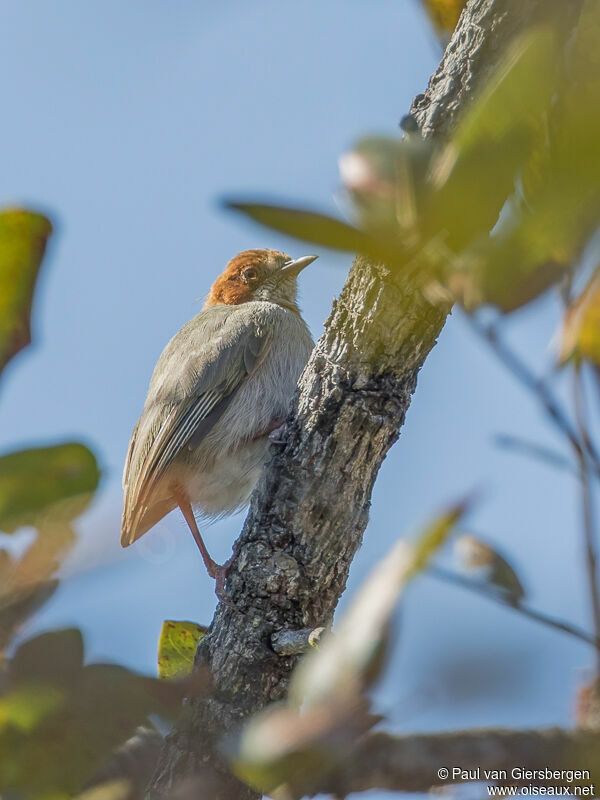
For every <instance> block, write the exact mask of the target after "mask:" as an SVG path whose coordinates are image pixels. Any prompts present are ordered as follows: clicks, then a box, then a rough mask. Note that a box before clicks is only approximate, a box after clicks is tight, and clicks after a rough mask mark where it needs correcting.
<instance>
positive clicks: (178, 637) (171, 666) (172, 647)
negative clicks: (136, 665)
mask: <svg viewBox="0 0 600 800" xmlns="http://www.w3.org/2000/svg"><path fill="white" fill-rule="evenodd" d="M207 630H208V628H206V627H205V626H204V625H198V624H196V623H195V622H176V621H174V620H165V622H163V626H162V629H161V632H160V638H159V640H158V677H159V678H181V677H183V676H185V675H190V674H191V672H192V669H193V667H194V656H195V655H196V649H197V647H198V642H199V641H200V639H201V638H202V637H203V636H204V634H205V633H206V631H207Z"/></svg>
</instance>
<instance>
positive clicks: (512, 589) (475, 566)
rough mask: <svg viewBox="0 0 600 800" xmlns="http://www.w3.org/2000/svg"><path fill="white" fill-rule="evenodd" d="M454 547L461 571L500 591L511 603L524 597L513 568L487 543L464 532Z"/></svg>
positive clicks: (517, 601)
mask: <svg viewBox="0 0 600 800" xmlns="http://www.w3.org/2000/svg"><path fill="white" fill-rule="evenodd" d="M454 549H455V553H456V558H457V561H458V563H459V566H460V568H461V570H462V571H463V572H466V573H468V574H469V575H471V576H472V577H476V578H478V579H479V580H481V581H482V582H484V583H486V584H489V585H490V588H493V589H497V590H499V591H501V592H502V594H503V595H504V596H505V597H506V599H508V600H510V602H512V603H519V602H520V601H521V600H522V599H523V598H524V597H525V590H524V589H523V585H522V583H521V581H520V580H519V578H518V576H517V573H516V572H515V570H514V569H513V568H512V567H511V565H510V564H509V563H508V561H507V560H506V559H505V558H504V557H503V556H502V555H500V553H499V552H498V551H497V550H495V549H494V548H493V547H490V545H489V544H487V543H486V542H484V541H482V540H481V539H479V538H478V537H477V536H473V535H472V534H467V533H465V534H462V535H461V536H459V537H458V538H457V539H456V541H455V544H454Z"/></svg>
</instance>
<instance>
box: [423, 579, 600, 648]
mask: <svg viewBox="0 0 600 800" xmlns="http://www.w3.org/2000/svg"><path fill="white" fill-rule="evenodd" d="M427 572H428V573H429V574H430V575H432V576H433V577H435V578H438V579H439V580H442V581H446V583H452V584H454V585H455V586H460V587H462V588H463V589H468V590H469V591H470V592H475V593H476V594H479V595H481V596H482V597H485V598H486V599H488V600H493V601H495V602H496V603H500V605H502V606H505V607H506V608H512V609H513V611H516V612H517V613H519V614H522V615H523V616H524V617H528V618H529V619H533V620H535V621H536V622H540V623H541V624H542V625H546V626H547V627H549V628H554V629H555V630H557V631H562V633H568V634H569V636H573V637H575V638H576V639H580V640H581V641H582V642H586V644H591V645H592V646H593V647H594V648H595V649H596V651H597V652H600V636H597V635H596V636H593V635H592V634H590V633H587V632H586V631H584V630H582V629H581V628H578V627H577V626H576V625H572V624H571V623H570V622H565V621H564V620H562V619H556V618H555V617H550V616H548V614H544V613H542V612H541V611H536V610H535V609H533V608H530V607H529V606H526V605H524V604H523V603H522V602H521V601H516V600H515V599H514V598H512V597H511V596H510V595H509V594H508V593H506V594H505V593H503V592H502V591H500V590H490V589H489V588H488V587H487V585H486V584H485V583H481V582H480V581H475V580H471V579H469V578H465V577H463V576H462V575H459V574H458V573H456V572H452V571H451V570H447V569H444V568H443V567H429V569H428V570H427Z"/></svg>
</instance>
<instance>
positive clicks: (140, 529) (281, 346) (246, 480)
mask: <svg viewBox="0 0 600 800" xmlns="http://www.w3.org/2000/svg"><path fill="white" fill-rule="evenodd" d="M316 258H317V256H314V255H310V256H304V257H302V258H296V259H292V258H290V257H289V256H288V255H286V254H285V253H280V252H278V251H276V250H245V251H244V252H242V253H239V254H238V255H237V256H235V257H234V258H232V259H231V261H230V262H229V263H228V264H227V266H226V267H225V270H224V272H223V273H222V274H221V275H220V276H219V277H218V278H217V280H216V281H215V282H214V284H213V286H212V288H211V290H210V292H209V294H208V297H207V300H206V302H205V304H204V306H203V308H202V311H201V312H200V313H199V314H198V315H197V316H195V317H194V318H193V319H191V320H190V321H189V322H188V323H187V324H186V325H184V326H183V328H181V330H180V331H179V332H178V333H176V334H175V336H174V337H173V338H172V339H171V341H170V342H169V343H168V345H167V346H166V347H165V349H164V350H163V352H162V355H161V356H160V358H159V360H158V362H157V364H156V367H155V368H154V373H153V375H152V378H151V380H150V386H149V389H148V395H147V397H146V402H145V405H144V408H143V411H142V415H141V417H140V419H139V421H138V423H137V425H136V426H135V428H134V430H133V433H132V435H131V440H130V442H129V449H128V451H127V457H126V460H125V469H124V472H123V489H124V505H123V517H122V526H121V531H122V535H121V544H122V546H123V547H127V546H128V545H130V544H132V543H133V542H135V541H136V539H139V537H140V536H142V535H143V534H144V533H146V531H148V530H149V529H150V528H152V527H153V526H154V525H156V523H157V522H159V520H161V519H162V518H163V517H165V516H166V515H167V514H169V513H170V512H171V511H172V510H173V509H175V508H177V507H179V508H180V509H181V512H182V513H183V516H184V518H185V521H186V522H187V524H188V527H189V528H190V531H191V532H192V535H193V537H194V539H195V540H196V544H197V545H198V548H199V549H200V553H201V554H202V558H203V560H204V564H205V565H206V569H207V571H208V574H209V575H210V576H211V577H212V578H215V579H216V592H217V596H219V597H221V594H222V590H223V587H224V582H225V578H226V576H227V572H228V569H229V566H230V561H228V562H226V563H225V564H222V565H220V564H217V563H216V562H215V561H213V559H212V558H211V557H210V555H209V553H208V550H207V549H206V546H205V544H204V541H203V539H202V536H201V534H200V530H199V528H198V524H197V522H196V518H195V515H194V509H196V510H197V511H198V512H199V513H200V514H201V515H202V516H203V517H204V518H205V519H208V518H215V517H219V516H222V515H226V514H231V513H233V512H234V511H237V510H239V509H241V508H243V507H244V506H246V505H247V504H248V502H249V499H250V495H251V493H252V490H253V489H254V487H255V486H256V483H257V482H258V479H259V477H260V474H261V470H262V467H263V465H264V463H265V461H266V458H267V454H268V449H269V437H270V435H271V434H273V432H275V431H277V430H278V429H279V428H281V426H282V425H283V424H284V422H285V419H286V417H287V414H288V411H289V406H290V402H291V400H292V397H293V395H294V392H295V389H296V384H297V382H298V378H299V377H300V373H301V372H302V370H303V369H304V366H305V365H306V362H307V361H308V357H309V355H310V353H311V351H312V349H313V340H312V338H311V335H310V332H309V330H308V327H307V325H306V323H305V322H304V320H303V319H302V317H301V315H300V311H299V309H298V305H297V299H296V295H297V277H298V275H299V273H300V272H301V271H302V270H303V269H304V268H305V267H307V266H308V265H309V264H310V263H312V262H313V261H314V260H315V259H316Z"/></svg>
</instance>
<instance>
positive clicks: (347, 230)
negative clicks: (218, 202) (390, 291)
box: [225, 200, 398, 260]
mask: <svg viewBox="0 0 600 800" xmlns="http://www.w3.org/2000/svg"><path fill="white" fill-rule="evenodd" d="M225 207H226V208H229V209H232V210H234V211H241V212H242V213H243V214H246V215H247V216H249V217H251V218H252V219H253V220H255V221H256V222H260V223H261V224H262V225H266V227H268V228H272V229H273V230H276V231H280V232H281V233H285V234H287V235H288V236H295V237H296V238H297V239H302V240H304V241H306V242H310V243H311V244H318V245H322V246H325V247H331V248H333V249H335V250H344V251H347V252H350V253H366V254H369V255H372V256H375V257H377V258H379V259H382V260H389V259H390V258H397V256H398V253H397V252H396V251H395V250H394V248H392V249H391V252H390V250H388V249H387V248H386V245H385V243H382V242H379V241H377V240H376V239H374V238H372V237H371V236H369V234H367V233H365V232H364V231H361V230H358V229H357V228H354V227H352V226H351V225H348V224H347V223H346V222H342V221H341V220H338V219H335V218H333V217H328V216H327V215H325V214H320V213H318V212H315V211H307V210H302V209H298V208H289V207H285V206H278V205H267V204H264V203H242V202H238V201H234V200H228V201H226V203H225Z"/></svg>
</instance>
